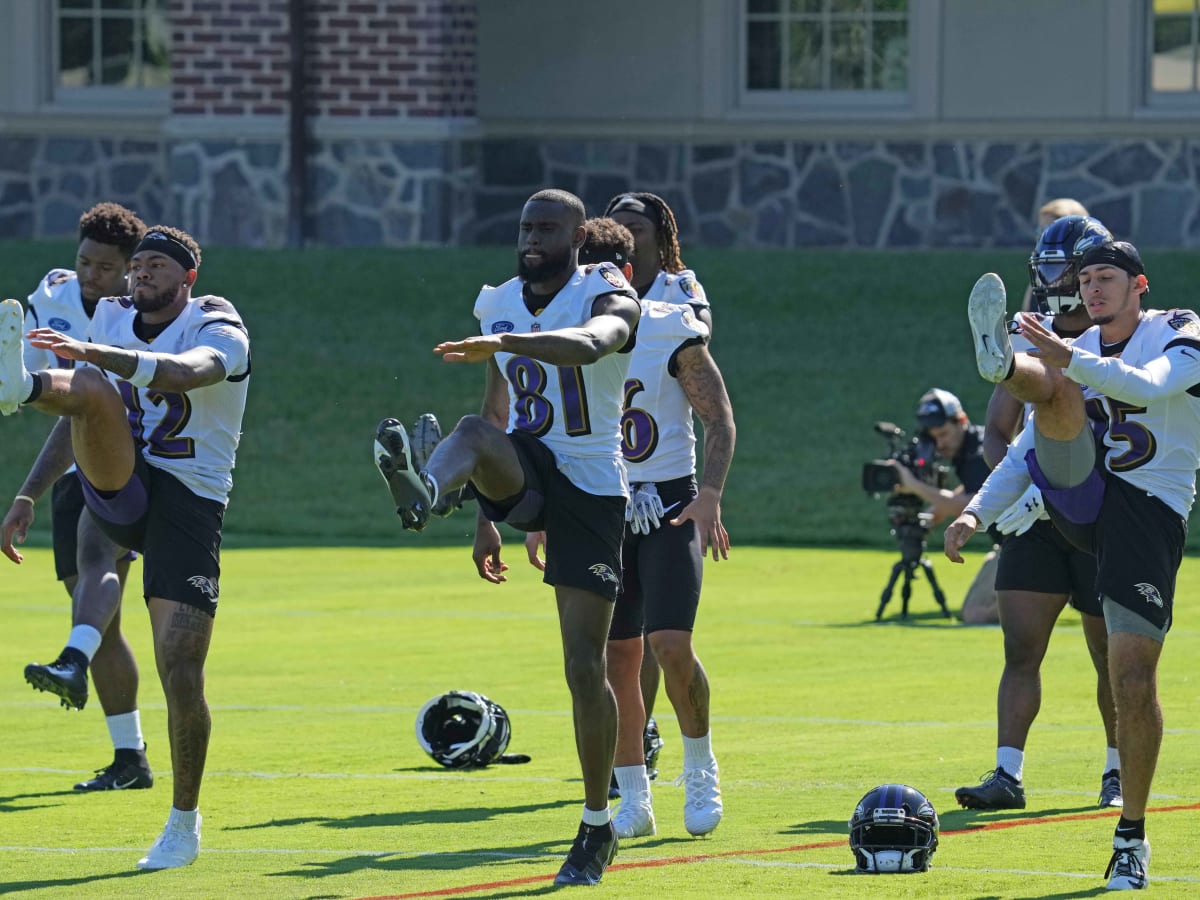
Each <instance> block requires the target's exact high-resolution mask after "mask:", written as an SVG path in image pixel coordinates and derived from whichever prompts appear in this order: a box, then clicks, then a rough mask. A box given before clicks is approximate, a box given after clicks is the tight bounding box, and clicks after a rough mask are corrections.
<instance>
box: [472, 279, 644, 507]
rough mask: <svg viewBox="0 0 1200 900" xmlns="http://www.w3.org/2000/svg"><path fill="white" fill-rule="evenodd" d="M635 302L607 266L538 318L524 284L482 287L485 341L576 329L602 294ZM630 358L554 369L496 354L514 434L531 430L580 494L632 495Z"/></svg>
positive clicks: (479, 306)
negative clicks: (626, 430)
mask: <svg viewBox="0 0 1200 900" xmlns="http://www.w3.org/2000/svg"><path fill="white" fill-rule="evenodd" d="M612 293H623V294H625V295H627V296H629V297H630V298H631V299H636V296H637V295H636V293H635V292H634V290H633V288H631V287H630V286H629V284H628V283H627V282H626V281H625V277H624V276H623V275H622V274H621V273H620V271H619V270H618V269H617V268H616V267H614V266H613V265H612V264H610V263H602V264H601V265H599V266H596V267H595V268H594V269H591V271H589V270H588V269H587V268H580V269H578V270H577V271H576V273H575V275H574V277H572V279H571V280H570V281H569V282H567V284H566V285H565V286H564V287H563V288H562V289H561V290H560V291H559V292H558V293H557V294H555V295H554V297H553V299H552V300H551V301H550V302H549V304H548V305H547V306H546V307H545V308H544V309H542V310H540V311H539V312H538V313H537V314H534V313H532V312H530V311H529V309H528V307H527V306H526V305H525V300H524V297H523V295H522V281H521V280H520V279H519V278H513V279H510V280H509V281H506V282H505V283H504V284H502V285H500V286H499V287H484V288H483V290H482V291H480V293H479V298H478V299H477V300H476V301H475V317H476V318H477V319H479V324H480V331H481V332H482V333H483V334H501V333H505V332H512V333H514V334H528V333H531V332H539V331H557V330H559V329H563V328H575V327H577V326H579V325H582V324H583V323H584V322H586V321H587V320H588V319H590V318H591V317H592V305H593V304H594V302H595V300H596V298H597V297H599V296H601V295H603V294H612ZM629 356H630V354H628V353H623V352H616V353H610V354H608V355H607V356H604V357H602V358H601V359H599V360H597V361H596V362H594V363H592V364H590V365H586V366H555V365H552V364H550V363H546V362H542V361H540V360H536V359H533V358H531V357H529V356H520V355H517V354H513V353H504V352H501V353H497V354H496V355H495V361H496V365H497V366H498V367H499V369H500V374H501V376H503V378H504V379H505V381H507V382H508V395H509V408H508V429H507V430H508V431H510V432H511V431H525V432H528V433H530V434H532V435H534V436H535V437H537V438H538V439H539V440H540V441H541V442H542V443H543V444H545V445H546V446H547V447H549V448H550V450H551V451H553V453H554V456H555V459H556V460H557V461H558V466H559V468H560V469H561V470H562V471H563V473H564V474H565V475H566V476H567V477H568V478H570V479H571V481H572V482H573V483H574V484H575V485H576V486H577V487H579V488H580V489H581V490H584V491H587V492H588V493H592V494H597V495H600V496H618V495H623V494H625V492H626V487H625V468H624V465H623V463H622V461H621V433H620V423H621V399H622V392H623V389H624V384H625V374H626V372H628V370H629Z"/></svg>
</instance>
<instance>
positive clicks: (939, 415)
mask: <svg viewBox="0 0 1200 900" xmlns="http://www.w3.org/2000/svg"><path fill="white" fill-rule="evenodd" d="M917 423H918V424H919V425H920V427H921V434H920V437H921V439H922V440H928V441H929V442H930V443H932V444H933V445H934V447H935V449H936V452H937V456H938V458H939V459H941V460H944V461H945V462H948V463H950V465H951V467H952V468H953V469H954V474H955V475H956V476H957V477H958V482H959V484H958V487H956V488H955V489H954V490H952V491H951V490H947V489H946V488H939V487H936V486H935V485H932V484H927V483H925V482H924V481H921V479H919V478H918V477H917V476H916V475H915V474H913V473H912V472H911V471H909V469H908V468H907V467H905V466H902V465H900V464H899V463H897V462H896V461H895V460H888V463H889V464H890V465H892V466H895V468H896V474H897V475H898V476H899V479H900V480H899V483H898V484H897V485H896V487H895V488H894V490H895V492H896V493H898V494H913V495H914V496H916V497H919V498H920V499H921V500H922V501H923V502H925V503H926V504H927V505H928V507H929V509H928V512H929V514H930V515H931V517H932V519H931V524H934V525H936V524H937V523H938V522H941V521H943V520H946V519H949V520H950V521H953V520H954V519H956V518H957V517H958V516H959V515H960V514H961V513H962V511H963V510H964V509H965V508H966V506H967V503H969V502H970V500H971V498H972V497H973V496H975V492H976V491H977V490H979V488H980V486H981V485H982V484H983V482H984V481H985V480H986V479H987V476H988V472H989V471H990V470H989V468H988V464H987V460H986V458H985V457H984V455H983V426H982V425H972V424H971V421H970V420H969V419H968V418H967V414H966V413H965V412H963V407H962V402H961V401H960V400H959V399H958V397H956V396H954V394H952V393H950V392H949V391H946V390H942V389H941V388H932V389H930V390H928V391H926V392H925V393H924V394H922V395H921V399H920V400H919V401H918V403H917ZM995 584H996V552H995V547H993V549H992V552H990V553H988V555H987V556H986V557H985V558H984V561H983V565H982V566H981V567H980V569H979V572H978V574H977V575H976V576H975V579H974V581H972V582H971V586H970V587H969V588H968V589H967V596H966V599H964V600H963V608H962V613H961V614H960V618H961V619H962V621H963V623H964V624H967V625H981V624H988V623H995V622H997V621H999V615H998V613H997V604H996V590H995Z"/></svg>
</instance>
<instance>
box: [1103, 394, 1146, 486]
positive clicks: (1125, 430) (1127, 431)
mask: <svg viewBox="0 0 1200 900" xmlns="http://www.w3.org/2000/svg"><path fill="white" fill-rule="evenodd" d="M1145 411H1146V407H1144V406H1134V405H1133V404H1131V403H1121V402H1120V401H1119V400H1113V399H1112V398H1111V397H1091V398H1089V399H1088V401H1087V412H1088V418H1090V419H1092V420H1093V421H1097V420H1099V421H1103V422H1106V423H1107V426H1108V433H1109V434H1110V435H1111V436H1112V439H1113V440H1114V441H1122V442H1124V443H1125V444H1127V445H1128V447H1127V448H1126V449H1125V451H1124V452H1122V453H1116V452H1115V451H1114V455H1113V456H1111V457H1110V458H1109V460H1108V468H1109V470H1110V471H1112V472H1128V471H1130V470H1131V469H1136V468H1139V467H1140V466H1144V465H1145V464H1146V463H1148V462H1150V460H1152V459H1154V457H1155V455H1156V454H1157V453H1158V441H1156V440H1155V439H1154V435H1153V434H1151V433H1150V429H1149V428H1147V427H1146V426H1145V425H1143V424H1142V423H1141V422H1133V421H1130V419H1129V417H1130V416H1136V415H1137V414H1138V413H1144V412H1145Z"/></svg>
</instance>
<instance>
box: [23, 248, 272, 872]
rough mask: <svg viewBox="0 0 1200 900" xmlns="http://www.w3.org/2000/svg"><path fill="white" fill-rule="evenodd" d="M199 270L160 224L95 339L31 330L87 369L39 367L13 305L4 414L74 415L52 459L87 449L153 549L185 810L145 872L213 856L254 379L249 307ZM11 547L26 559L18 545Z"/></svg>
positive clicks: (161, 660)
mask: <svg viewBox="0 0 1200 900" xmlns="http://www.w3.org/2000/svg"><path fill="white" fill-rule="evenodd" d="M199 267H200V248H199V246H198V245H197V244H196V242H195V241H194V240H193V239H192V238H191V236H190V235H188V234H186V233H185V232H183V231H180V230H178V229H175V228H169V227H166V226H155V227H153V228H150V229H149V230H148V231H147V232H146V235H145V236H144V237H143V238H142V240H141V242H140V243H139V244H138V246H137V248H136V249H135V250H134V253H133V256H132V259H131V263H130V272H131V274H132V281H133V292H132V295H131V296H127V297H112V298H108V299H106V300H104V301H102V302H101V303H100V304H99V305H98V306H97V308H96V312H95V315H94V316H93V317H92V323H91V326H90V327H89V330H88V340H82V339H80V338H77V337H72V336H70V335H68V334H64V333H62V332H60V331H56V330H54V329H53V328H52V327H42V328H37V329H34V330H33V331H31V332H30V333H29V335H28V340H29V341H30V342H31V343H32V344H33V346H35V347H37V348H39V349H43V350H50V351H52V352H53V353H54V354H55V356H57V357H59V358H60V359H68V360H74V361H76V362H82V363H87V365H85V366H78V367H76V368H74V369H60V368H53V369H46V370H44V371H40V372H29V371H27V370H26V369H25V367H24V365H23V364H22V359H21V336H20V324H21V306H20V304H19V303H17V302H16V301H15V300H5V301H4V302H3V303H2V304H0V412H3V413H4V414H5V415H8V414H11V413H13V412H15V411H16V410H17V409H18V407H20V406H26V407H29V408H33V409H36V410H38V411H40V412H43V413H46V414H48V415H52V416H59V417H61V418H60V419H59V421H58V423H57V424H56V425H55V426H54V428H53V430H52V431H51V432H50V436H49V438H47V446H46V447H45V448H43V451H42V452H43V457H46V458H48V454H56V455H55V456H54V458H64V459H65V458H69V456H70V455H71V454H73V455H74V458H75V461H76V464H77V465H78V471H79V479H80V481H81V483H82V485H83V494H84V500H85V502H86V503H87V506H88V509H89V511H90V512H91V514H92V517H93V518H94V519H95V520H96V522H98V523H99V525H100V527H101V529H102V530H103V531H104V532H105V534H106V535H108V537H109V538H110V539H111V540H113V541H114V542H115V543H116V544H118V545H119V546H122V547H130V548H132V549H134V550H137V551H139V552H140V553H141V554H142V562H143V594H144V595H145V598H146V605H147V608H148V609H149V613H150V626H151V632H152V634H153V639H154V655H155V660H156V661H157V663H158V673H159V679H160V680H161V682H162V686H163V692H164V694H165V695H166V701H167V718H168V723H169V733H170V741H171V760H172V775H173V783H172V801H173V804H172V807H171V812H170V814H169V817H168V819H167V824H166V827H165V828H164V829H163V831H162V834H161V835H160V836H159V837H158V839H157V840H156V841H155V842H154V844H153V845H152V846H151V848H150V850H149V852H148V853H147V854H146V855H145V856H143V857H142V858H141V859H140V860H138V863H137V865H138V868H141V869H166V868H175V867H178V866H185V865H188V864H189V863H191V862H193V861H194V860H195V859H196V856H197V855H198V854H199V852H200V825H201V817H200V811H199V797H200V783H201V779H202V777H203V774H204V761H205V757H206V755H207V752H208V737H209V730H210V724H211V722H210V717H209V710H208V704H207V702H206V700H205V698H204V661H205V659H206V658H207V656H208V647H209V643H210V641H211V639H212V630H213V618H214V616H215V615H216V611H217V601H218V597H219V593H220V546H221V523H222V520H223V519H224V515H225V505H226V502H227V501H228V497H229V491H230V488H231V487H232V485H233V465H234V456H235V453H236V449H237V445H238V440H239V438H240V436H241V431H242V414H243V412H244V411H245V406H246V391H247V387H248V385H249V376H250V339H249V337H248V335H247V333H246V328H245V326H244V325H243V324H242V320H241V318H240V317H239V316H238V313H237V310H236V309H234V307H233V305H232V304H231V303H229V301H227V300H225V299H223V298H221V297H213V296H203V297H194V296H192V286H193V285H194V284H195V282H196V277H197V275H198V270H199ZM64 448H65V449H64ZM57 454H61V457H60V456H58V455H57ZM2 549H3V552H4V553H5V554H7V555H9V556H10V558H11V557H14V556H15V551H14V550H13V547H12V545H11V543H9V542H7V541H5V543H4V545H3V547H2Z"/></svg>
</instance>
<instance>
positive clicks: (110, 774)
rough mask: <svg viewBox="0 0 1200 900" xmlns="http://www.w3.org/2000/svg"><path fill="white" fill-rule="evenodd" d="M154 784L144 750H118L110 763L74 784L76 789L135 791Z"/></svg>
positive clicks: (152, 774)
mask: <svg viewBox="0 0 1200 900" xmlns="http://www.w3.org/2000/svg"><path fill="white" fill-rule="evenodd" d="M153 786H154V773H153V772H151V771H150V763H149V762H147V761H146V750H145V748H143V749H141V750H118V751H116V755H115V756H114V757H113V761H112V763H111V764H110V765H109V766H108V767H107V768H104V769H97V770H96V777H95V778H91V779H89V780H87V781H81V782H79V784H77V785H75V790H77V791H135V790H144V789H145V788H148V787H153Z"/></svg>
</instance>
